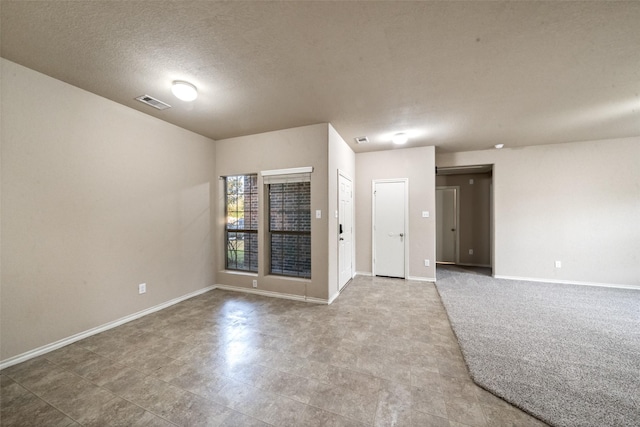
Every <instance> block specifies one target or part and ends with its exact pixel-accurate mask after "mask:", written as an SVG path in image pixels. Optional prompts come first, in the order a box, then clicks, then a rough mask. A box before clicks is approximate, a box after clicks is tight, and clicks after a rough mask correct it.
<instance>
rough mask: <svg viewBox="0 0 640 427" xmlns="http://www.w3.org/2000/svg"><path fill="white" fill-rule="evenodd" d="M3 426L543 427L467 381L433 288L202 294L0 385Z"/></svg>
mask: <svg viewBox="0 0 640 427" xmlns="http://www.w3.org/2000/svg"><path fill="white" fill-rule="evenodd" d="M0 378H1V393H0V403H1V405H0V406H1V415H0V416H1V418H0V420H1V425H2V426H14V425H17V426H32V425H33V426H71V425H73V426H77V425H86V426H107V425H121V426H173V425H181V426H199V425H203V426H421V427H425V426H438V427H440V426H450V427H456V426H457V427H461V426H471V427H473V426H477V427H482V426H544V424H543V423H541V422H539V421H537V420H536V419H534V418H532V417H530V416H529V415H527V414H525V413H523V412H521V411H520V410H518V409H516V408H514V407H512V406H510V405H509V404H507V403H505V402H503V401H502V400H500V399H498V398H496V397H494V396H493V395H492V394H490V393H488V392H486V391H484V390H482V389H481V388H479V387H477V386H476V385H475V384H474V383H473V382H472V381H471V380H470V379H469V375H468V373H467V369H466V367H465V364H464V361H463V359H462V355H461V353H460V350H459V347H458V344H457V342H456V339H455V337H454V335H453V333H452V331H451V328H450V326H449V321H448V320H447V316H446V313H445V311H444V308H443V306H442V304H441V302H440V299H439V297H438V294H437V292H436V289H435V287H434V285H433V284H431V283H424V282H411V281H403V280H394V279H384V278H371V277H357V278H356V279H354V280H353V281H352V283H351V284H350V285H349V286H348V287H347V288H345V290H344V292H343V293H342V295H341V296H340V297H339V298H338V299H337V300H336V301H335V302H334V303H333V304H332V305H330V306H321V305H314V304H307V303H302V302H296V301H288V300H281V299H275V298H267V297H261V296H254V295H248V294H241V293H233V292H226V291H220V290H214V291H211V292H208V293H206V294H203V295H201V296H198V297H195V298H192V299H190V300H187V301H184V302H182V303H180V304H177V305H174V306H172V307H169V308H167V309H165V310H162V311H160V312H156V313H154V314H151V315H148V316H146V317H143V318H141V319H138V320H135V321H133V322H130V323H127V324H125V325H122V326H120V327H117V328H114V329H111V330H109V331H106V332H103V333H101V334H99V335H95V336H92V337H90V338H87V339H84V340H82V341H79V342H77V343H75V344H72V345H69V346H67V347H64V348H61V349H59V350H56V351H53V352H51V353H48V354H45V355H43V356H40V357H38V358H35V359H32V360H29V361H27V362H24V363H21V364H19V365H15V366H12V367H9V368H7V369H5V370H3V371H1V372H0Z"/></svg>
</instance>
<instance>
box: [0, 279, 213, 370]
mask: <svg viewBox="0 0 640 427" xmlns="http://www.w3.org/2000/svg"><path fill="white" fill-rule="evenodd" d="M213 289H215V286H208V287H206V288H202V289H199V290H197V291H195V292H191V293H189V294H186V295H183V296H181V297H178V298H174V299H172V300H169V301H167V302H163V303H162V304H158V305H156V306H153V307H151V308H147V309H146V310H142V311H139V312H137V313H133V314H130V315H129V316H125V317H121V318H120V319H117V320H114V321H113V322H109V323H105V324H104V325H100V326H97V327H95V328H92V329H89V330H86V331H84V332H80V333H78V334H75V335H72V336H70V337H67V338H63V339H61V340H58V341H56V342H53V343H51V344H47V345H43V346H42V347H38V348H35V349H33V350H29V351H27V352H25V353H22V354H18V355H17V356H13V357H10V358H8V359H6V360H3V361H1V362H0V370H1V369H4V368H8V367H9V366H13V365H17V364H18V363H22V362H26V361H27V360H29V359H33V358H34V357H38V356H41V355H43V354H45V353H49V352H51V351H53V350H57V349H59V348H61V347H64V346H66V345H69V344H73V343H74V342H76V341H80V340H82V339H85V338H88V337H90V336H92V335H96V334H99V333H100V332H104V331H107V330H109V329H112V328H115V327H117V326H120V325H123V324H125V323H128V322H131V321H132V320H136V319H139V318H141V317H143V316H146V315H147V314H151V313H155V312H156V311H160V310H162V309H165V308H167V307H170V306H172V305H174V304H177V303H179V302H182V301H184V300H187V299H189V298H193V297H195V296H198V295H201V294H204V293H206V292H209V291H211V290H213Z"/></svg>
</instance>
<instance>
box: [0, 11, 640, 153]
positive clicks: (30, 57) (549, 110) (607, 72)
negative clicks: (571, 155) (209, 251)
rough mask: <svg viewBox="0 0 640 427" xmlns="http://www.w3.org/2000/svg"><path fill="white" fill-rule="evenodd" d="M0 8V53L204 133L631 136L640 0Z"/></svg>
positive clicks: (381, 138)
mask: <svg viewBox="0 0 640 427" xmlns="http://www.w3.org/2000/svg"><path fill="white" fill-rule="evenodd" d="M0 15H1V22H0V31H1V55H2V57H4V58H6V59H9V60H11V61H14V62H16V63H18V64H22V65H24V66H27V67H29V68H32V69H34V70H37V71H40V72H42V73H44V74H47V75H50V76H52V77H55V78H57V79H60V80H62V81H65V82H68V83H70V84H72V85H74V86H77V87H80V88H82V89H85V90H87V91H90V92H93V93H96V94H98V95H101V96H104V97H106V98H109V99H111V100H113V101H116V102H119V103H121V104H124V105H127V106H129V107H132V108H135V109H137V110H140V111H143V112H145V113H148V114H150V115H153V116H156V117H158V118H160V119H162V120H166V121H168V122H170V123H174V124H176V125H178V126H181V127H184V128H186V129H190V130H192V131H194V132H197V133H200V134H202V135H206V136H208V137H210V138H213V139H222V138H228V137H233V136H240V135H247V134H254V133H259V132H265V131H270V130H277V129H283V128H290V127H295V126H302V125H308V124H314V123H319V122H331V123H332V124H333V125H334V126H335V128H336V130H337V131H338V132H339V133H340V135H342V137H343V138H344V139H345V140H346V141H347V142H348V143H349V144H351V146H352V147H353V148H354V150H355V151H370V150H382V149H388V148H391V144H390V143H389V139H390V136H391V135H392V134H393V133H396V132H407V133H408V134H409V135H410V137H411V139H410V142H409V143H408V144H407V146H422V145H435V146H436V147H437V150H438V152H452V151H466V150H475V149H488V148H491V147H492V146H493V145H494V144H497V143H504V144H505V145H506V146H507V147H516V146H526V145H536V144H552V143H559V142H571V141H583V140H596V139H606V138H619V137H629V136H638V135H640V2H302V1H301V2H173V1H171V2H165V1H148V2H141V1H126V2H125V1H122V2H112V1H75V2H68V1H44V2H38V1H6V0H2V2H1V3H0ZM173 80H187V81H189V82H191V83H193V84H195V85H196V86H197V87H198V89H199V92H200V96H199V98H198V99H197V100H196V101H195V102H193V103H184V102H182V101H179V100H177V99H176V98H174V97H173V95H172V94H171V92H170V83H171V82H172V81H173ZM143 94H148V95H151V96H154V97H156V98H158V99H160V100H162V101H164V102H167V103H169V104H171V105H172V106H173V108H171V109H168V110H165V111H156V110H154V109H152V108H151V107H148V106H146V105H144V104H141V103H139V102H138V101H135V100H134V98H135V97H137V96H139V95H143ZM63 102H64V100H61V103H63ZM358 136H368V137H369V140H370V141H371V142H370V143H369V144H366V145H364V144H363V145H359V146H356V144H355V143H354V141H353V138H354V137H358Z"/></svg>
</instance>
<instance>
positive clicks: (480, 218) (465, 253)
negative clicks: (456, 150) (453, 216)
mask: <svg viewBox="0 0 640 427" xmlns="http://www.w3.org/2000/svg"><path fill="white" fill-rule="evenodd" d="M471 180H473V184H472V183H471V182H470V181H471ZM436 186H438V187H442V186H453V187H458V188H459V189H460V195H459V199H460V206H459V212H458V216H459V218H460V224H459V225H458V238H459V240H460V257H459V260H458V261H459V263H460V264H464V265H475V266H486V267H489V266H491V236H490V231H491V226H490V206H489V204H490V203H489V202H490V197H491V194H490V191H491V174H490V173H477V174H464V175H441V176H436ZM469 249H473V254H469Z"/></svg>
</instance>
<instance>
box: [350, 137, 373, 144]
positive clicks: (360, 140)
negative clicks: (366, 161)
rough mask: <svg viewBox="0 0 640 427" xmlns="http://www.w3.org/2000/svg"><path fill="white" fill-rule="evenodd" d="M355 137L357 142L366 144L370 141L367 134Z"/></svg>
mask: <svg viewBox="0 0 640 427" xmlns="http://www.w3.org/2000/svg"><path fill="white" fill-rule="evenodd" d="M353 139H355V140H356V144H366V143H367V142H369V138H367V137H366V136H358V137H356V138H353Z"/></svg>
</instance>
